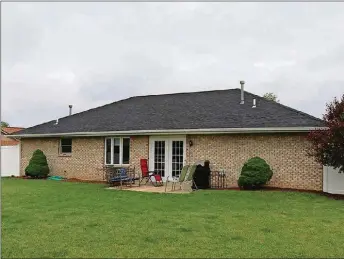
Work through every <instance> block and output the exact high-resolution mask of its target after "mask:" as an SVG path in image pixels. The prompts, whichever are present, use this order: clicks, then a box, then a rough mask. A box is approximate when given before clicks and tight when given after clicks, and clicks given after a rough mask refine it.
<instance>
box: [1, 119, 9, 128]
mask: <svg viewBox="0 0 344 259" xmlns="http://www.w3.org/2000/svg"><path fill="white" fill-rule="evenodd" d="M8 126H10V125H9V124H8V123H7V122H6V121H1V128H4V127H8Z"/></svg>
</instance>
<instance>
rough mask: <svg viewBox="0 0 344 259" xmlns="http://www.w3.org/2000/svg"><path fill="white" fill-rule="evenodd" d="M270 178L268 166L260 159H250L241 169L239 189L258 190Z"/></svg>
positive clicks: (270, 171)
mask: <svg viewBox="0 0 344 259" xmlns="http://www.w3.org/2000/svg"><path fill="white" fill-rule="evenodd" d="M271 177H272V170H271V168H270V166H269V165H268V164H267V163H266V162H265V160H264V159H262V158H260V157H253V158H250V159H249V160H248V161H247V162H246V163H245V164H244V166H243V167H242V169H241V174H240V177H239V180H238V185H239V187H240V188H241V189H259V188H261V187H262V185H264V184H266V183H267V182H268V181H269V180H270V179H271Z"/></svg>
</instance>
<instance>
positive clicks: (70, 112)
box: [68, 104, 73, 116]
mask: <svg viewBox="0 0 344 259" xmlns="http://www.w3.org/2000/svg"><path fill="white" fill-rule="evenodd" d="M68 107H69V116H70V115H72V108H73V105H71V104H70V105H69V106H68Z"/></svg>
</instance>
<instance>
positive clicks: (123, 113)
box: [14, 89, 324, 135]
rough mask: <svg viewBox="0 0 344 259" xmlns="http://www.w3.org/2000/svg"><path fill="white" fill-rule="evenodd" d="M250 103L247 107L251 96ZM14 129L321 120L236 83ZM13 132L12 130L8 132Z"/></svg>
mask: <svg viewBox="0 0 344 259" xmlns="http://www.w3.org/2000/svg"><path fill="white" fill-rule="evenodd" d="M254 98H255V99H256V104H257V107H256V108H252V102H253V99H254ZM55 121H56V120H52V121H49V122H46V123H43V124H40V125H37V126H34V127H31V128H27V129H25V130H22V131H20V132H18V135H22V134H54V133H56V134H57V133H76V132H77V133H80V132H90V133H92V132H109V131H111V132H112V131H149V130H177V129H200V130H201V129H224V128H227V129H228V128H267V127H274V128H276V127H277V128H280V127H322V126H324V125H323V122H322V120H320V119H318V118H316V117H313V116H311V115H308V114H306V113H303V112H301V111H297V110H295V109H292V108H290V107H287V106H284V105H282V104H279V103H276V102H273V101H268V100H266V99H264V98H262V97H260V96H257V95H254V94H251V93H248V92H245V103H244V104H240V89H229V90H217V91H205V92H192V93H176V94H163V95H148V96H137V97H131V98H128V99H124V100H121V101H117V102H113V103H110V104H107V105H104V106H101V107H98V108H94V109H90V110H87V111H84V112H80V113H77V114H73V115H71V116H67V117H64V118H60V119H59V121H58V124H57V125H55ZM14 135H16V134H14Z"/></svg>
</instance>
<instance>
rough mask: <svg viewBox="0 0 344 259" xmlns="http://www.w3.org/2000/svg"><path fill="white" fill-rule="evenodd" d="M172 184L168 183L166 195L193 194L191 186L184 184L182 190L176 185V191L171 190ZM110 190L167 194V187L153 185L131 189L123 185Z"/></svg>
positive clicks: (136, 186)
mask: <svg viewBox="0 0 344 259" xmlns="http://www.w3.org/2000/svg"><path fill="white" fill-rule="evenodd" d="M171 188H172V184H171V183H168V185H167V188H166V193H178V194H186V193H190V192H192V189H191V186H190V184H186V183H184V184H183V185H182V189H181V190H180V188H179V184H178V185H176V190H173V191H172V190H171ZM107 189H109V190H124V191H134V192H152V193H165V185H163V186H157V187H155V186H153V185H151V184H147V185H141V186H138V185H132V186H131V187H130V186H129V185H128V186H127V185H122V187H121V186H114V187H108V188H107Z"/></svg>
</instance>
